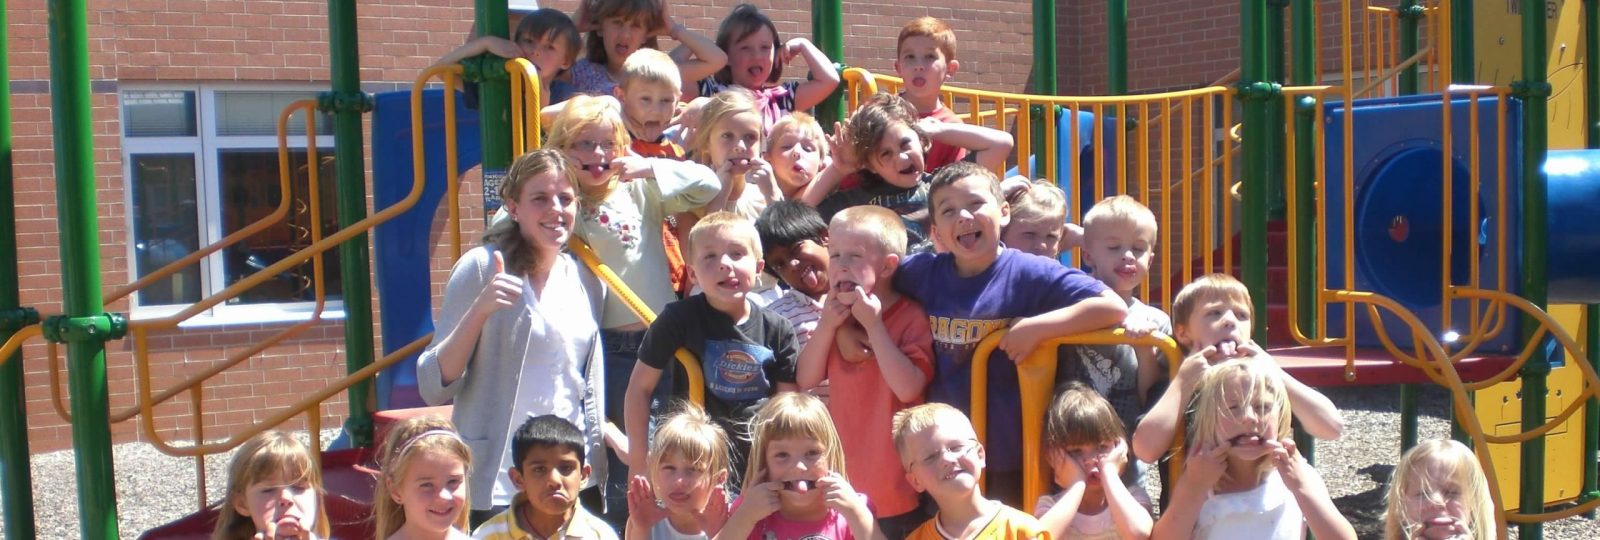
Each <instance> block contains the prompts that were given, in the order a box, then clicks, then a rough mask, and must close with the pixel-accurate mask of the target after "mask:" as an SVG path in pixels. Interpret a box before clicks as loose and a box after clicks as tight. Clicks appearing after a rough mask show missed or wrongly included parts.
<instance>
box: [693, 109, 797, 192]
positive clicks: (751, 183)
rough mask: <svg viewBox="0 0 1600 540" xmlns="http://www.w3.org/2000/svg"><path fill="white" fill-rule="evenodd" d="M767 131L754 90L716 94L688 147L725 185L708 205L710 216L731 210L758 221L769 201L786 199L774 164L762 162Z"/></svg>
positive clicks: (705, 110) (701, 116) (703, 111)
mask: <svg viewBox="0 0 1600 540" xmlns="http://www.w3.org/2000/svg"><path fill="white" fill-rule="evenodd" d="M765 133H766V130H765V129H764V128H762V126H761V116H760V112H759V111H758V110H757V109H756V100H755V95H754V94H751V93H750V91H748V90H744V89H742V88H732V89H729V90H725V91H723V92H719V93H717V94H716V95H714V96H711V100H710V101H708V102H707V103H706V105H705V108H704V109H703V110H702V111H701V113H700V128H699V129H696V130H695V131H694V134H693V136H692V137H691V138H690V139H689V148H688V150H689V152H690V153H691V154H693V155H694V159H695V161H698V162H700V163H702V164H705V165H706V166H707V167H710V168H712V169H713V170H715V171H717V179H718V180H720V181H721V182H722V191H721V192H720V193H718V194H717V197H716V198H715V199H712V200H711V203H710V204H707V205H706V207H705V213H707V214H709V213H712V212H721V211H725V210H726V211H730V212H734V213H737V214H739V216H740V217H743V218H745V219H748V220H751V221H755V219H756V218H758V217H760V216H761V211H762V210H765V209H766V208H767V204H768V203H770V202H772V201H776V200H781V199H782V198H783V191H782V190H781V189H779V188H778V185H777V178H776V177H775V176H774V175H773V174H772V165H771V164H768V163H767V161H766V160H764V159H761V146H762V142H763V141H764V140H765V139H766V137H765V135H764V134H765Z"/></svg>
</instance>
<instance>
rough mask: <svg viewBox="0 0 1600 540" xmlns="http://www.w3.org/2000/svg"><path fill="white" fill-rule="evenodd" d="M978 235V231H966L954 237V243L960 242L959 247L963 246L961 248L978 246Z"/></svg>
mask: <svg viewBox="0 0 1600 540" xmlns="http://www.w3.org/2000/svg"><path fill="white" fill-rule="evenodd" d="M978 235H979V233H978V231H973V232H970V233H967V234H963V235H960V236H957V237H956V243H958V244H961V247H963V248H967V249H972V248H975V247H977V246H978Z"/></svg>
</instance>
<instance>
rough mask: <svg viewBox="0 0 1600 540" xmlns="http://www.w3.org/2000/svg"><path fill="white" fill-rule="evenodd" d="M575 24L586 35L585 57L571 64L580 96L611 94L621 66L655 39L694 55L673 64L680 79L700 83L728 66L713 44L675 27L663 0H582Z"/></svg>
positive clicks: (651, 45)
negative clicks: (666, 40) (672, 42)
mask: <svg viewBox="0 0 1600 540" xmlns="http://www.w3.org/2000/svg"><path fill="white" fill-rule="evenodd" d="M577 19H578V21H577V25H578V30H581V31H587V32H589V37H588V41H587V43H588V47H587V48H586V50H585V53H584V58H583V59H582V60H578V62H577V63H575V64H573V65H572V86H573V87H574V88H575V89H576V90H577V91H578V92H581V93H585V94H592V95H597V96H609V95H612V89H613V88H615V87H616V86H617V79H618V78H619V77H621V76H622V64H623V62H625V61H627V59H628V56H629V55H632V54H633V52H634V51H637V50H639V49H641V48H645V47H648V48H652V49H654V48H656V38H657V37H659V36H667V37H670V38H672V39H674V40H677V41H678V43H680V44H682V45H683V47H684V48H686V49H688V52H689V53H692V54H693V56H694V58H693V59H689V58H682V59H680V61H679V62H677V64H678V73H679V78H680V79H681V80H684V81H698V80H700V79H701V78H704V77H706V76H708V75H710V74H712V73H716V71H717V70H719V69H722V66H723V65H724V64H726V63H727V62H728V55H727V54H725V53H723V52H722V50H721V49H718V48H717V44H716V43H712V42H711V40H709V39H706V38H705V36H702V35H700V34H697V33H695V32H693V31H690V30H689V29H688V28H687V27H685V26H684V25H683V23H674V22H673V20H672V18H671V17H670V16H668V15H667V4H666V2H665V1H662V0H582V1H580V2H579V3H578V15H577Z"/></svg>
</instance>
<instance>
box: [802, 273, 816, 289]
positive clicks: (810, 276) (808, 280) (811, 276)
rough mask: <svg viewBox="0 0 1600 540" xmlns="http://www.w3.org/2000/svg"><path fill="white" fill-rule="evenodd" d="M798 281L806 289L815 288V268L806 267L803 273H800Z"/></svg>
mask: <svg viewBox="0 0 1600 540" xmlns="http://www.w3.org/2000/svg"><path fill="white" fill-rule="evenodd" d="M800 282H801V284H803V285H805V287H806V288H807V289H811V290H815V289H816V288H817V283H819V281H818V279H817V270H816V269H815V268H810V269H807V270H806V272H805V273H804V274H801V276H800Z"/></svg>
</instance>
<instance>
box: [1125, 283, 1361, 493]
mask: <svg viewBox="0 0 1600 540" xmlns="http://www.w3.org/2000/svg"><path fill="white" fill-rule="evenodd" d="M1250 305H1251V304H1250V291H1249V289H1246V288H1245V287H1244V284H1243V283H1240V282H1239V280H1237V279H1234V277H1233V276H1230V275H1227V274H1210V275H1206V276H1202V277H1200V278H1198V279H1196V280H1195V281H1194V283H1190V284H1188V285H1187V286H1185V287H1184V288H1183V290H1180V291H1178V295H1177V296H1176V297H1174V298H1173V300H1172V320H1173V321H1174V322H1175V323H1176V326H1175V327H1174V330H1176V333H1175V334H1174V335H1173V337H1174V338H1176V339H1177V340H1178V343H1179V344H1180V345H1182V346H1183V347H1184V348H1185V350H1187V351H1189V352H1190V355H1189V357H1188V358H1185V359H1184V360H1183V364H1181V365H1180V366H1179V368H1178V374H1177V376H1175V377H1173V379H1172V382H1171V384H1170V385H1169V386H1168V387H1167V389H1166V390H1165V391H1163V392H1162V393H1161V398H1160V399H1159V400H1158V401H1156V404H1155V405H1153V406H1151V407H1150V411H1149V412H1148V413H1146V414H1145V417H1144V419H1143V420H1141V421H1139V428H1138V430H1136V431H1134V433H1133V453H1134V455H1135V456H1137V457H1138V458H1139V460H1141V461H1144V462H1146V463H1155V462H1156V461H1157V460H1159V459H1161V457H1162V456H1164V455H1165V454H1166V453H1167V449H1168V448H1170V447H1171V446H1172V435H1173V432H1174V431H1175V430H1176V429H1177V423H1178V416H1179V415H1180V414H1182V411H1181V407H1183V405H1182V404H1185V403H1188V402H1189V400H1190V399H1191V397H1190V396H1191V395H1192V393H1193V391H1194V386H1195V384H1196V383H1197V382H1198V381H1199V380H1200V375H1201V374H1202V373H1204V372H1205V371H1206V370H1207V368H1208V367H1209V366H1211V365H1215V364H1217V363H1220V362H1222V361H1224V360H1228V359H1230V358H1253V359H1255V360H1260V362H1259V363H1260V364H1262V368H1263V369H1267V370H1271V371H1277V372H1279V374H1280V375H1281V377H1280V378H1281V379H1282V381H1283V385H1284V386H1285V387H1286V388H1287V390H1288V392H1289V402H1290V403H1291V404H1292V405H1293V406H1294V407H1293V409H1294V411H1295V413H1296V414H1298V416H1297V417H1296V418H1298V419H1299V420H1300V423H1301V425H1302V426H1303V427H1304V428H1305V431H1306V433H1308V434H1310V435H1311V436H1313V437H1316V438H1318V439H1337V438H1339V436H1340V435H1341V434H1342V433H1343V432H1344V420H1343V418H1342V417H1341V416H1340V414H1339V409H1338V408H1336V407H1334V406H1333V401H1330V400H1329V399H1328V398H1327V396H1324V395H1322V393H1321V392H1318V391H1316V389H1313V388H1311V387H1309V386H1306V385H1305V383H1302V382H1300V381H1298V380H1295V378H1294V377H1292V376H1289V374H1287V373H1283V369H1282V368H1279V367H1278V363H1277V362H1274V361H1272V357H1271V356H1268V355H1267V353H1265V352H1263V351H1262V350H1261V349H1260V348H1259V347H1257V346H1256V345H1255V344H1254V343H1251V341H1250V316H1251V307H1250Z"/></svg>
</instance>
